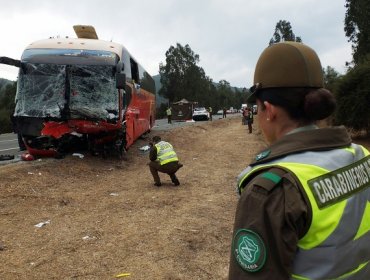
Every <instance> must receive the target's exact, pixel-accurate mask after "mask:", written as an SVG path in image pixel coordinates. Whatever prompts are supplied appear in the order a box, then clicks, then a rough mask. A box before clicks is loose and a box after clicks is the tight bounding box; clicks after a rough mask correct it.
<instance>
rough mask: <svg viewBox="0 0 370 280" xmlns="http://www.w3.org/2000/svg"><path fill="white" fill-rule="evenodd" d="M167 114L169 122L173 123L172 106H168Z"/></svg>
mask: <svg viewBox="0 0 370 280" xmlns="http://www.w3.org/2000/svg"><path fill="white" fill-rule="evenodd" d="M166 114H167V123H172V109H171V107H168V108H167V110H166Z"/></svg>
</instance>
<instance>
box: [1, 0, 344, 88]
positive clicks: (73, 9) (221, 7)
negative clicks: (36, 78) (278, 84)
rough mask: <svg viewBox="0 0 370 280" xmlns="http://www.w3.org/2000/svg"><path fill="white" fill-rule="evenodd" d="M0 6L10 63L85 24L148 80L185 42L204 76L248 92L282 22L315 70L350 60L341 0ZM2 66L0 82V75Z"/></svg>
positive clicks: (42, 0)
mask: <svg viewBox="0 0 370 280" xmlns="http://www.w3.org/2000/svg"><path fill="white" fill-rule="evenodd" d="M0 5H1V7H2V9H1V10H0V26H6V27H7V28H5V29H4V32H3V33H2V37H3V38H6V41H5V42H6V43H5V44H4V43H2V44H1V46H0V55H5V56H10V57H13V58H18V59H19V58H20V56H21V54H22V51H23V49H24V48H25V47H26V46H27V45H28V44H29V43H31V42H32V41H35V40H39V39H45V38H48V37H50V36H57V35H59V36H62V37H63V36H71V37H75V35H74V31H73V28H72V26H73V25H75V24H88V25H93V26H94V27H95V28H96V30H97V33H98V36H99V38H101V39H104V40H107V41H110V40H113V41H115V42H117V43H121V44H123V45H124V46H125V47H126V48H127V49H128V50H129V51H130V53H132V54H133V55H134V57H135V58H136V59H137V60H138V61H139V62H140V63H141V64H142V65H143V66H144V68H146V69H147V70H148V72H149V73H150V74H152V75H156V74H158V69H159V63H160V62H165V52H166V51H167V50H168V49H169V47H170V46H171V45H172V46H175V45H176V43H180V44H182V45H186V44H189V46H190V47H191V48H192V50H193V51H194V52H195V53H196V54H199V56H200V66H201V67H202V68H203V69H204V70H205V72H206V75H207V76H209V77H210V78H212V79H213V80H214V81H219V80H221V79H224V80H227V81H228V82H230V84H231V85H233V86H240V87H249V86H250V85H251V84H252V82H253V69H254V67H255V64H256V61H257V59H258V56H259V55H260V53H261V52H262V51H263V49H264V48H265V47H267V45H268V42H269V40H270V38H271V37H272V35H273V33H274V29H275V25H276V23H277V22H278V21H279V20H287V21H289V22H290V23H291V25H292V29H293V32H294V33H295V34H296V35H297V36H300V37H301V38H302V39H303V42H304V43H306V44H308V45H309V46H311V47H312V48H314V49H315V50H316V51H317V53H318V54H319V56H320V58H321V60H322V64H323V67H325V66H327V65H330V66H332V67H334V68H335V69H336V70H337V71H340V72H343V71H344V68H343V65H344V64H345V61H349V60H351V47H350V44H349V43H348V42H347V40H346V38H345V36H344V31H343V28H344V23H343V22H344V16H345V8H344V4H343V3H341V1H319V0H300V1H296V0H280V1H267V0H248V1H245V0H227V1H226V0H202V1H198V0H188V1H176V0H157V1H151V0H142V1H128V0H105V1H98V0H90V1H87V0H80V1H75V0H73V1H72V0H64V1H47V0H38V1H36V0H28V1H26V0H18V1H10V2H9V1H6V2H5V0H0ZM337 68H338V69H337ZM3 69H4V68H3V67H2V66H1V67H0V77H1V76H2V77H4V75H5V74H6V71H5V70H3ZM342 69H343V71H342Z"/></svg>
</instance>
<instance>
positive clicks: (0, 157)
mask: <svg viewBox="0 0 370 280" xmlns="http://www.w3.org/2000/svg"><path fill="white" fill-rule="evenodd" d="M12 159H14V156H13V155H0V160H12Z"/></svg>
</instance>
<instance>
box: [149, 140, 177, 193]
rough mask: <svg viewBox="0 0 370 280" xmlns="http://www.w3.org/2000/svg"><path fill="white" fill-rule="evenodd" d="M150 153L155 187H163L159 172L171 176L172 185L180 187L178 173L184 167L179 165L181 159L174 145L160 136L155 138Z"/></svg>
mask: <svg viewBox="0 0 370 280" xmlns="http://www.w3.org/2000/svg"><path fill="white" fill-rule="evenodd" d="M149 145H150V146H151V148H150V152H149V159H150V162H149V164H148V165H149V169H150V172H151V173H152V176H153V179H154V185H155V186H157V187H160V186H161V185H162V183H161V179H160V178H159V175H158V172H162V173H166V174H168V175H169V176H170V178H171V181H172V183H173V184H174V185H175V186H179V185H180V182H179V179H178V178H177V177H176V172H177V170H179V169H180V168H181V167H182V166H183V165H182V164H181V163H179V159H178V157H177V154H176V152H175V150H174V149H173V147H172V145H171V144H170V143H168V142H166V141H162V139H161V137H160V136H154V137H153V142H151V143H149Z"/></svg>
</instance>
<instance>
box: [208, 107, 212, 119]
mask: <svg viewBox="0 0 370 280" xmlns="http://www.w3.org/2000/svg"><path fill="white" fill-rule="evenodd" d="M208 113H209V120H210V121H212V107H211V106H209V108H208Z"/></svg>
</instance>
